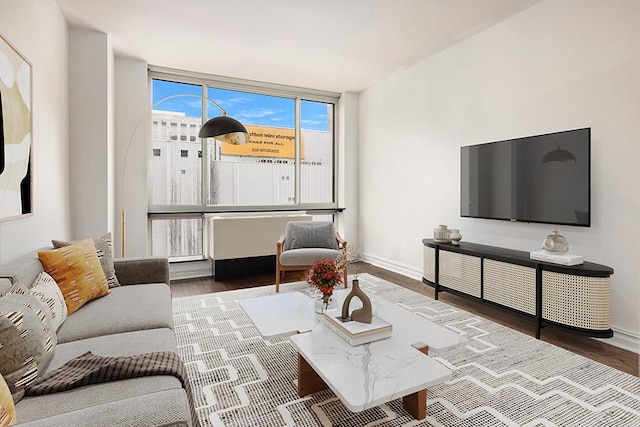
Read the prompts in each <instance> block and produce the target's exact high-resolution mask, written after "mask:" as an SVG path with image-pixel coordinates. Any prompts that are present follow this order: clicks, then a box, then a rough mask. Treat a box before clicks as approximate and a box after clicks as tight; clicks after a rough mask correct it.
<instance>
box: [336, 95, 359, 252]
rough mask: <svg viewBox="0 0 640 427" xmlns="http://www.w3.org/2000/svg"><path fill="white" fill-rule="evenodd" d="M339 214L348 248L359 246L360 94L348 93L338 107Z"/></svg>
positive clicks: (339, 228)
mask: <svg viewBox="0 0 640 427" xmlns="http://www.w3.org/2000/svg"><path fill="white" fill-rule="evenodd" d="M338 118H339V120H338V163H337V167H338V183H339V185H340V187H339V189H338V206H339V207H341V208H345V210H344V211H343V213H342V214H340V215H338V220H337V221H336V227H337V229H338V231H339V232H340V234H341V236H342V238H344V239H345V240H346V241H347V245H350V246H360V234H359V233H360V231H359V223H360V218H359V209H358V204H359V201H358V197H359V168H358V145H359V141H358V94H356V93H352V92H347V93H343V94H342V95H341V97H340V104H339V106H338Z"/></svg>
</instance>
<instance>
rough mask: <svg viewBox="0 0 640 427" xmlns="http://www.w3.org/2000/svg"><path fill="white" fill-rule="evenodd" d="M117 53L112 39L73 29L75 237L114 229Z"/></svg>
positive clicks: (71, 103)
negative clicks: (114, 94)
mask: <svg viewBox="0 0 640 427" xmlns="http://www.w3.org/2000/svg"><path fill="white" fill-rule="evenodd" d="M112 61H113V51H112V49H111V43H110V41H109V36H108V35H107V34H105V33H100V32H97V31H91V30H86V29H79V28H71V29H70V31H69V80H70V81H71V82H72V84H71V85H70V87H69V137H70V138H69V139H70V150H71V151H70V160H71V165H72V168H71V183H70V187H71V224H72V226H71V227H72V228H71V235H72V238H74V239H83V238H86V237H88V236H94V237H97V236H101V235H103V234H104V233H106V232H107V231H113V215H112V214H111V213H110V211H109V208H110V207H111V209H113V203H112V199H113V191H111V190H112V188H113V161H112V160H111V158H112V156H113V121H112V114H113V89H112V86H113V67H112V66H110V64H112ZM111 212H112V211H111Z"/></svg>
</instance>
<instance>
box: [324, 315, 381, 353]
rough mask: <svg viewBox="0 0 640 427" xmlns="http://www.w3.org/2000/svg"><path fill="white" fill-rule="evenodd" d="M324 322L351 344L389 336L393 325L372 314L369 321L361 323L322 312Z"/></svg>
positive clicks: (359, 343)
mask: <svg viewBox="0 0 640 427" xmlns="http://www.w3.org/2000/svg"><path fill="white" fill-rule="evenodd" d="M324 319H325V321H324V324H325V326H326V327H327V328H329V329H330V330H332V331H333V332H335V333H336V335H338V336H339V337H340V338H342V339H343V340H345V341H346V342H348V343H349V344H351V345H361V344H366V343H369V342H372V341H377V340H381V339H384V338H389V337H390V336H391V332H392V329H393V326H392V325H391V323H389V322H387V321H386V320H384V319H381V318H379V317H377V316H373V319H372V321H371V323H361V322H357V321H355V320H351V319H342V317H340V316H337V317H336V316H334V315H332V314H328V313H325V314H324Z"/></svg>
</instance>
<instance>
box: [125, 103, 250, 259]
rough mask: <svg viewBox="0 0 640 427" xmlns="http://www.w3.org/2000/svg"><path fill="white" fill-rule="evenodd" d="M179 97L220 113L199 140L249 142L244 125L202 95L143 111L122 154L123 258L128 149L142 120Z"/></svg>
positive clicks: (206, 124) (231, 142)
mask: <svg viewBox="0 0 640 427" xmlns="http://www.w3.org/2000/svg"><path fill="white" fill-rule="evenodd" d="M179 97H195V98H199V99H203V100H205V101H208V102H211V103H212V104H213V105H215V106H216V107H218V108H219V109H220V111H221V112H222V115H221V116H218V117H213V118H211V119H209V120H207V122H206V123H205V124H204V125H202V127H201V128H200V131H199V132H198V137H199V138H215V139H218V140H220V141H222V142H223V143H226V144H233V145H241V144H246V143H247V142H249V132H247V128H245V127H244V125H243V124H242V123H240V122H239V121H237V120H236V119H234V118H231V117H228V116H227V112H226V111H225V110H224V108H222V107H221V106H220V105H219V104H218V103H217V102H215V101H213V100H212V99H209V98H207V97H205V96H202V95H196V94H191V93H185V94H177V95H170V96H167V97H165V98H162V99H161V100H160V101H158V102H156V103H155V104H153V105H152V106H151V107H150V108H149V109H148V110H147V111H145V113H144V114H143V115H142V117H140V119H139V120H138V123H137V124H136V127H135V128H134V129H133V133H132V134H131V138H130V139H129V143H128V144H127V149H126V151H125V154H124V162H123V164H122V181H121V184H122V188H121V189H120V198H121V201H120V203H121V205H120V206H121V208H122V212H121V215H120V220H121V223H120V227H121V229H120V232H121V240H120V244H121V256H122V257H123V258H124V257H125V256H126V249H127V240H126V228H127V220H126V219H127V213H126V210H125V208H124V206H125V202H124V200H125V198H124V194H125V189H126V186H125V179H126V178H125V173H126V170H127V161H128V159H129V149H130V148H131V146H132V145H133V141H134V137H135V135H136V133H137V132H138V129H139V128H140V125H141V124H142V122H143V121H144V119H145V118H146V117H147V115H148V114H149V113H150V112H151V111H153V109H154V108H155V107H156V106H158V105H160V104H162V103H163V102H165V101H168V100H169V99H173V98H179Z"/></svg>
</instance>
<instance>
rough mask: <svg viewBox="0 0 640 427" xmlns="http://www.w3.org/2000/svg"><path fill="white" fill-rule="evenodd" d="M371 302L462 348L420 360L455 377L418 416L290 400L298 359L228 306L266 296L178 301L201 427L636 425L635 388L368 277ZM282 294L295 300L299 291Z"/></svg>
mask: <svg viewBox="0 0 640 427" xmlns="http://www.w3.org/2000/svg"><path fill="white" fill-rule="evenodd" d="M359 280H360V286H361V287H362V288H363V289H364V290H365V291H366V292H369V293H373V294H377V295H378V296H379V297H381V298H384V299H386V300H388V301H391V302H393V303H395V304H398V305H400V306H402V307H404V308H406V309H407V310H410V311H412V312H414V313H416V314H417V315H418V316H423V317H425V318H427V319H430V320H431V321H433V322H435V323H437V324H439V325H441V326H444V327H446V328H449V329H450V330H452V331H455V332H456V333H459V334H462V335H464V336H465V337H466V338H467V340H468V341H467V342H466V345H463V346H460V347H458V348H454V349H449V350H446V351H441V352H437V351H433V350H432V351H430V353H429V354H430V356H431V357H433V358H434V359H436V360H437V361H439V362H440V363H442V364H443V365H445V366H447V367H448V368H449V369H451V370H452V371H453V377H452V379H451V380H450V381H447V382H445V383H442V384H440V385H438V386H434V387H431V388H429V390H428V393H427V418H425V419H424V420H422V421H416V420H415V419H413V418H412V417H411V416H410V415H409V414H408V413H407V412H406V411H405V410H404V408H403V407H402V402H401V400H400V399H397V400H394V401H391V402H389V403H387V404H384V405H380V406H378V407H375V408H371V409H368V410H365V411H362V412H358V413H354V412H351V411H349V410H348V409H347V408H346V407H345V406H344V405H343V404H342V403H341V402H340V400H339V399H338V398H337V397H336V396H335V395H334V394H333V392H331V391H330V390H325V391H322V392H318V393H315V394H312V395H310V396H307V397H305V398H300V397H298V394H297V388H296V377H297V359H296V352H295V350H294V349H293V347H292V346H291V345H290V344H289V341H288V339H287V338H282V339H277V340H263V339H262V338H261V337H260V334H259V333H258V332H257V330H256V329H255V328H254V327H253V326H252V324H251V322H250V321H249V319H248V318H247V316H246V315H245V314H244V312H243V311H242V309H241V308H240V307H239V305H238V301H239V300H241V299H245V298H254V297H257V296H262V295H272V294H273V293H274V287H273V286H264V287H259V288H251V289H243V290H236V291H229V292H219V293H213V294H206V295H196V296H191V297H184V298H177V299H175V300H174V302H173V311H174V321H175V331H176V335H177V340H178V352H179V354H180V357H181V358H182V359H183V360H184V362H185V364H186V368H187V373H188V375H189V378H190V382H191V385H192V390H193V395H194V399H195V406H196V410H197V412H198V416H199V418H200V422H201V424H202V425H203V426H244V427H255V426H274V427H275V426H340V427H361V426H387V427H391V426H393V427H397V426H563V427H564V426H580V427H584V426H594V427H596V426H597V427H603V426H616V427H632V426H638V427H640V379H638V378H637V377H634V376H632V375H629V374H626V373H624V372H620V371H618V370H616V369H613V368H610V367H608V366H605V365H602V364H600V363H598V362H595V361H593V360H590V359H587V358H584V357H582V356H579V355H576V354H574V353H571V352H569V351H566V350H564V349H561V348H559V347H556V346H554V345H552V344H549V343H546V342H544V341H540V340H536V339H535V338H533V337H530V336H528V335H525V334H522V333H520V332H517V331H514V330H512V329H509V328H507V327H504V326H502V325H498V324H496V323H493V322H491V321H489V320H486V319H483V318H480V317H477V316H475V315H473V314H471V313H468V312H465V311H463V310H459V309H457V308H454V307H452V306H450V305H447V304H445V303H442V302H439V301H435V300H433V299H431V298H429V297H427V296H424V295H420V294H418V293H416V292H413V291H411V290H409V289H406V288H403V287H401V286H398V285H395V284H392V283H389V282H387V281H384V280H382V279H379V278H377V277H375V276H373V275H370V274H360V275H359ZM280 292H305V293H309V292H310V288H309V286H308V285H307V284H306V283H304V282H297V283H289V284H283V285H281V286H280Z"/></svg>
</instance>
